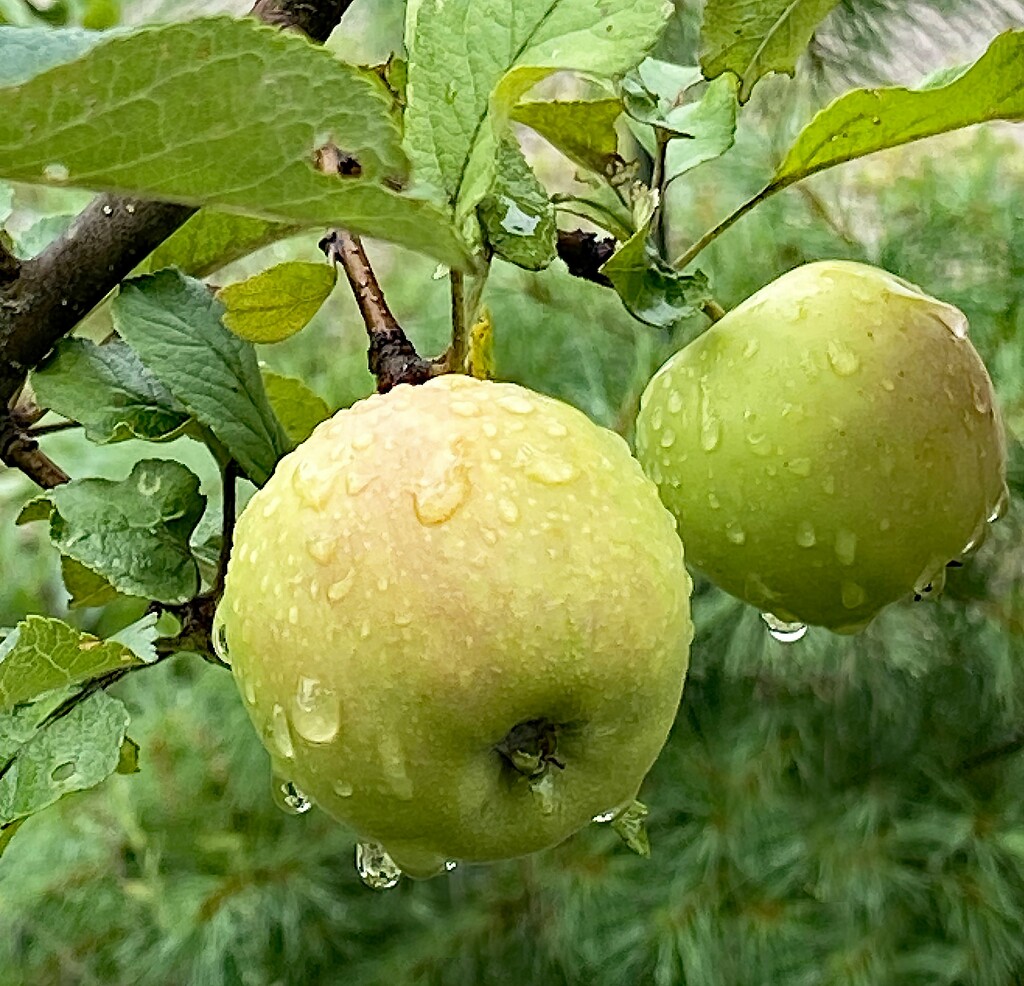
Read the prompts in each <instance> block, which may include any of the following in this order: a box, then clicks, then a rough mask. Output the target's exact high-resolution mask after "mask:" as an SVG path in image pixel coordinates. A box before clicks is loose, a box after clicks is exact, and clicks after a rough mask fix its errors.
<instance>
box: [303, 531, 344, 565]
mask: <svg viewBox="0 0 1024 986" xmlns="http://www.w3.org/2000/svg"><path fill="white" fill-rule="evenodd" d="M336 544H337V542H336V541H335V539H334V538H332V537H327V536H325V535H322V534H321V535H318V536H317V537H314V538H311V539H310V540H309V541H307V542H306V552H307V553H308V555H309V557H310V558H312V559H313V561H315V562H316V563H317V564H319V565H326V564H327V563H328V562H329V561H330V560H331V559H332V558H333V557H334V551H335V547H336Z"/></svg>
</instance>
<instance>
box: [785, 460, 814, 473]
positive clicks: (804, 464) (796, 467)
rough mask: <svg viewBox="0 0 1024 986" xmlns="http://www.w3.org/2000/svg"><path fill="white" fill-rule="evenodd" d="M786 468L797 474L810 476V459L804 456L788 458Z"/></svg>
mask: <svg viewBox="0 0 1024 986" xmlns="http://www.w3.org/2000/svg"><path fill="white" fill-rule="evenodd" d="M786 468H787V469H788V470H789V471H790V472H792V473H796V475H797V476H810V474H811V460H810V459H804V458H798V459H790V460H789V461H788V462H787V463H786Z"/></svg>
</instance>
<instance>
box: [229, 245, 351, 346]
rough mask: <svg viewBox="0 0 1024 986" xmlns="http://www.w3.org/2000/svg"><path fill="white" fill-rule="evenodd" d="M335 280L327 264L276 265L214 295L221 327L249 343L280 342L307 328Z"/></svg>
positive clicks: (334, 273)
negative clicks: (220, 306) (221, 311)
mask: <svg viewBox="0 0 1024 986" xmlns="http://www.w3.org/2000/svg"><path fill="white" fill-rule="evenodd" d="M336 279H337V272H336V271H335V269H334V267H332V266H329V265H327V264H310V263H302V262H300V261H292V262H289V263H284V264H278V265H277V266H276V267H271V268H269V269H268V270H265V271H261V272H260V273H259V274H257V275H255V277H250V278H249V279H248V280H245V281H240V282H238V283H237V284H229V285H228V286H227V287H224V288H221V289H220V291H218V292H217V298H218V299H219V300H220V302H221V303H222V304H223V305H224V316H223V320H224V324H225V325H226V326H227V327H228V328H229V329H230V330H231V331H232V332H234V333H235V335H237V336H241V337H242V338H243V339H248V340H249V342H281V341H282V340H283V339H287V338H289V337H290V336H293V335H295V333H296V332H298V331H299V330H300V329H302V328H304V327H305V326H306V325H307V323H308V322H309V320H310V319H311V318H312V317H313V316H314V315H315V314H316V313H317V312H318V311H319V310H320V306H321V305H322V304H323V303H324V302H325V301H326V300H327V297H328V295H330V293H331V291H332V290H333V289H334V284H335V281H336Z"/></svg>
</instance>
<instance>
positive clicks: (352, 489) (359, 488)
mask: <svg viewBox="0 0 1024 986" xmlns="http://www.w3.org/2000/svg"><path fill="white" fill-rule="evenodd" d="M372 482H373V473H372V472H369V471H367V472H361V471H360V470H358V469H349V470H348V472H346V473H345V492H346V493H348V495H349V496H358V495H359V494H360V493H362V492H363V490H365V489H366V487H367V486H369V485H370V483H372Z"/></svg>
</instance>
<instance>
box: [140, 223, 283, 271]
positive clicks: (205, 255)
mask: <svg viewBox="0 0 1024 986" xmlns="http://www.w3.org/2000/svg"><path fill="white" fill-rule="evenodd" d="M301 229H302V227H301V226H298V225H295V224H294V223H293V224H288V223H275V222H269V221H267V220H266V219H254V218H253V217H251V216H237V215H233V214H231V213H229V212H217V211H216V210H214V209H201V210H200V211H199V212H197V213H196V214H195V215H194V216H193V217H192V218H191V219H190V220H189V221H188V222H187V223H185V225H184V226H182V227H181V228H179V229H178V230H176V231H175V232H174V233H173V234H172V235H171V236H169V237H168V238H167V239H166V240H164V242H163V243H161V244H160V246H158V247H157V248H156V249H155V250H154V251H153V252H152V253H151V254H150V255H149V256H148V257H147V258H146V259H145V260H144V261H143V262H142V264H140V265H139V269H138V272H139V273H140V274H146V273H151V272H152V271H157V270H162V269H163V268H164V267H177V268H179V269H180V270H181V271H182V273H184V274H191V275H192V276H193V277H206V276H207V275H208V274H212V273H213V272H214V271H215V270H219V269H220V268H221V267H224V266H225V265H227V264H230V263H231V262H232V261H233V260H238V259H239V257H244V256H246V255H247V254H250V253H252V252H253V251H254V250H258V249H259V248H260V247H262V246H266V245H267V244H268V243H273V242H275V241H277V240H281V239H284V238H285V237H287V236H292V235H293V234H294V233H297V232H299V231H300V230H301Z"/></svg>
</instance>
